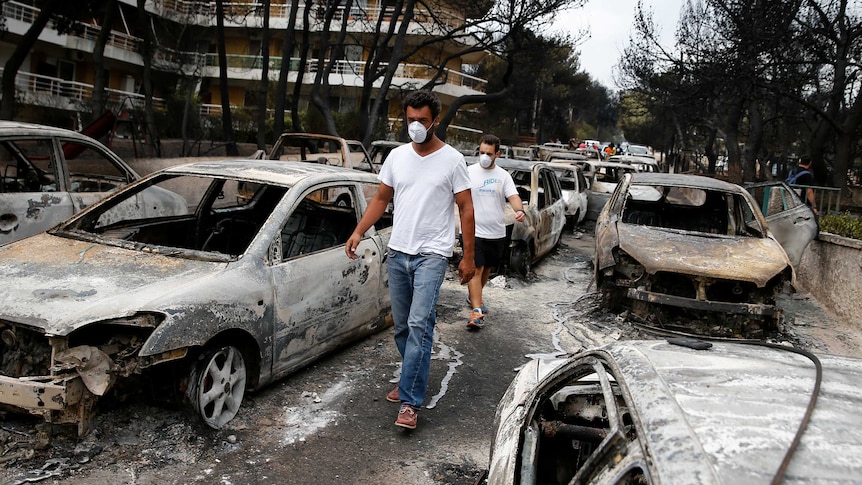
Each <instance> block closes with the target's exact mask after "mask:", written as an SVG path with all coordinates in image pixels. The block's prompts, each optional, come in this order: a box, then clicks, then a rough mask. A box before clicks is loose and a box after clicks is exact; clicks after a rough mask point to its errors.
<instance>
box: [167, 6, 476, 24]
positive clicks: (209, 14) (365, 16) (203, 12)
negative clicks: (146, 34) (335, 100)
mask: <svg viewBox="0 0 862 485" xmlns="http://www.w3.org/2000/svg"><path fill="white" fill-rule="evenodd" d="M161 7H162V9H163V10H169V11H172V12H173V13H174V14H176V15H179V16H184V17H187V18H194V17H202V18H205V19H207V20H206V22H207V23H211V22H212V19H213V18H215V2H197V1H187V0H165V1H163V2H162V3H161ZM263 9H264V4H262V3H246V2H226V3H224V12H225V17H226V20H228V21H229V20H230V19H241V20H245V19H246V18H249V17H257V18H260V19H262V18H263ZM290 12H291V10H290V4H289V3H287V2H285V3H281V4H274V5H270V7H269V17H270V20H274V19H280V20H284V19H289V18H290V17H291V13H290ZM394 13H395V12H394V10H393V9H392V8H391V7H383V8H381V7H363V6H360V5H354V6H353V7H351V8H350V10H349V11H348V10H347V9H346V8H344V7H336V11H335V12H334V14H333V17H332V20H333V21H334V22H344V21H347V22H350V23H374V22H376V21H377V19H378V18H379V17H380V15H381V14H382V15H383V18H384V21H388V20H391V19H392V16H393V14H394ZM325 15H326V6H325V5H322V4H319V5H315V6H314V7H312V11H311V12H310V14H309V18H310V19H311V21H312V22H313V24H312V25H313V26H315V27H319V26H321V25H322V21H323V19H324V17H325ZM295 17H296V19H297V22H298V25H300V24H301V23H302V19H304V18H305V7H304V6H300V7H299V8H298V11H297V13H296V16H295ZM413 18H414V21H416V22H419V23H423V24H439V25H442V26H446V27H447V28H455V27H460V26H463V25H464V22H465V20H464V16H463V15H458V14H457V13H456V12H454V11H449V10H446V9H442V8H440V9H435V10H434V11H433V12H432V11H431V10H428V9H423V8H417V9H414V11H413Z"/></svg>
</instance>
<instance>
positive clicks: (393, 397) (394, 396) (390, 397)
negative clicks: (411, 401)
mask: <svg viewBox="0 0 862 485" xmlns="http://www.w3.org/2000/svg"><path fill="white" fill-rule="evenodd" d="M386 400H387V401H389V402H401V397H400V396H398V386H395V389H392V390H391V391H389V394H387V395H386Z"/></svg>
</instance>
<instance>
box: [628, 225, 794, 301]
mask: <svg viewBox="0 0 862 485" xmlns="http://www.w3.org/2000/svg"><path fill="white" fill-rule="evenodd" d="M617 231H618V233H619V247H620V249H621V250H623V251H625V252H626V253H627V254H628V255H629V256H631V257H633V258H634V259H635V260H637V261H638V262H639V263H640V264H642V265H643V266H644V268H645V269H646V271H647V272H648V273H650V274H655V273H656V272H658V271H667V272H671V273H680V274H686V275H693V276H704V277H709V278H721V279H728V280H737V281H749V282H751V283H755V284H756V285H757V286H758V287H763V286H765V285H766V283H767V282H769V280H770V279H772V278H773V277H774V276H775V275H777V274H779V273H780V272H782V271H784V269H785V268H786V267H787V266H789V265H790V261H789V260H788V259H787V255H786V254H785V253H784V250H783V249H782V248H781V245H780V244H778V242H776V241H775V240H773V239H772V238H759V237H724V236H709V235H699V234H692V233H680V232H676V231H671V230H666V229H659V228H654V227H649V226H640V225H634V224H625V223H618V224H617Z"/></svg>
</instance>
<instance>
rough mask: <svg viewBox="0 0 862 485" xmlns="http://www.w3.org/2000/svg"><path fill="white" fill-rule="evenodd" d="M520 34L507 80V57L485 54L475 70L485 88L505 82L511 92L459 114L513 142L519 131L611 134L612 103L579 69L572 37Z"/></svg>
mask: <svg viewBox="0 0 862 485" xmlns="http://www.w3.org/2000/svg"><path fill="white" fill-rule="evenodd" d="M526 37H527V38H526V39H525V41H524V42H523V44H522V49H521V51H519V52H518V53H517V54H515V55H514V56H513V58H512V72H511V74H510V78H509V79H508V81H504V73H505V71H506V70H507V68H508V67H509V65H508V62H507V61H506V60H505V59H503V58H501V57H499V56H491V57H488V58H487V59H486V60H485V61H484V62H483V63H482V64H481V65H480V66H479V70H478V72H477V76H479V77H482V78H485V79H488V88H487V90H488V91H489V92H497V91H500V90H502V89H504V82H508V83H510V84H511V85H514V86H517V94H515V95H511V96H506V97H504V98H502V99H500V100H498V101H494V102H491V103H486V104H484V105H482V106H481V107H480V108H479V109H477V110H474V111H473V112H472V113H469V114H468V113H462V114H461V115H460V116H463V117H464V118H466V119H468V120H469V123H470V124H471V125H473V126H480V127H482V128H483V129H484V130H486V131H488V132H491V133H495V134H497V135H498V136H500V137H502V138H503V139H504V140H506V141H507V142H508V143H515V142H517V140H518V137H519V136H536V137H537V138H538V139H539V141H546V140H550V139H555V138H558V139H560V140H561V141H563V142H566V141H568V140H569V138H571V137H578V138H581V139H583V138H593V137H596V136H605V135H607V136H608V137H610V136H612V135H613V134H614V133H615V131H616V103H615V102H614V100H613V99H612V98H611V95H610V93H609V92H608V90H607V89H606V88H605V87H604V86H602V85H600V84H598V83H596V82H595V81H593V80H591V79H590V77H589V75H588V74H586V73H584V72H583V71H581V70H580V65H579V62H578V56H577V51H576V50H575V47H574V45H573V41H572V40H571V39H569V38H566V37H543V36H536V35H534V34H532V33H529V34H528V35H527V36H526Z"/></svg>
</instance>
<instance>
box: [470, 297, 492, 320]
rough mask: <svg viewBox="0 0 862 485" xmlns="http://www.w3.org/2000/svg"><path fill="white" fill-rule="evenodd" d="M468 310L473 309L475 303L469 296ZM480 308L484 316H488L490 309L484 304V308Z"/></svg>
mask: <svg viewBox="0 0 862 485" xmlns="http://www.w3.org/2000/svg"><path fill="white" fill-rule="evenodd" d="M467 308H471V309H472V308H473V302H472V301H470V297H469V296H468V297H467ZM479 308H480V309H481V310H482V315H487V314H488V307H486V306H485V304H484V303H482V306H481V307H479Z"/></svg>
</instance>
